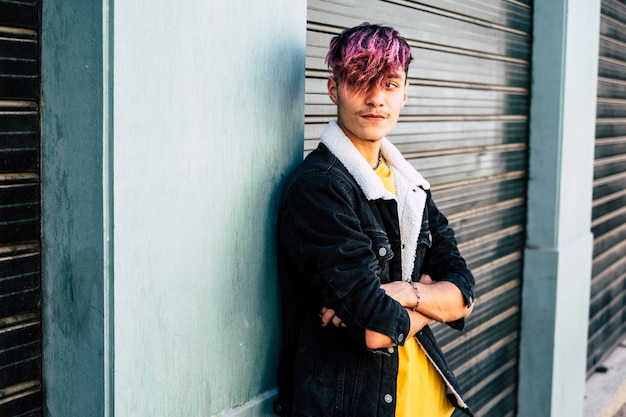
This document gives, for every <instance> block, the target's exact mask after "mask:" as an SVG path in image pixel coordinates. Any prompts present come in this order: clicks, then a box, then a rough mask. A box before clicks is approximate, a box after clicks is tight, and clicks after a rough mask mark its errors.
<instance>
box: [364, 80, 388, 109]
mask: <svg viewBox="0 0 626 417" xmlns="http://www.w3.org/2000/svg"><path fill="white" fill-rule="evenodd" d="M365 103H366V104H369V105H371V106H374V107H380V106H382V105H383V103H384V100H383V90H382V88H380V87H379V86H377V85H373V86H371V87H370V88H368V89H367V93H366V95H365Z"/></svg>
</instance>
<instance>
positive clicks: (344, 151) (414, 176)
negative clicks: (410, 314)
mask: <svg viewBox="0 0 626 417" xmlns="http://www.w3.org/2000/svg"><path fill="white" fill-rule="evenodd" d="M321 142H322V143H323V144H324V145H325V146H326V147H328V149H329V150H330V152H331V153H332V154H333V155H335V156H336V157H337V159H339V161H341V163H342V164H343V165H344V166H345V167H346V169H347V170H348V172H349V173H350V175H352V177H354V179H355V181H356V182H357V184H359V186H360V187H361V190H363V193H364V194H365V197H366V198H367V199H368V200H376V199H379V198H383V199H386V200H391V199H396V200H397V203H398V219H399V221H400V239H401V240H402V243H403V245H404V249H403V250H402V279H403V280H405V281H410V280H411V276H412V274H413V267H414V262H415V252H416V250H417V238H418V236H419V232H420V229H421V227H422V216H423V214H424V207H425V205H426V193H425V192H424V191H423V190H421V189H420V187H421V188H423V189H424V190H428V189H430V184H429V183H428V181H426V180H425V179H424V177H422V175H421V174H420V173H419V172H417V171H416V170H415V168H413V165H411V164H410V163H408V162H407V160H406V159H404V157H403V156H402V153H400V151H399V150H398V149H397V148H396V147H395V146H394V145H393V144H392V143H391V142H390V141H389V140H388V139H387V138H383V139H382V142H381V152H382V155H383V158H385V162H386V163H387V165H389V168H390V169H391V170H392V171H393V175H394V179H395V183H396V196H394V195H393V194H391V193H389V192H388V191H387V190H385V186H384V185H383V182H382V181H381V180H380V178H379V177H378V175H377V174H376V172H374V170H373V169H372V167H371V166H370V165H369V164H368V163H367V161H366V160H365V158H363V156H362V155H361V153H360V152H359V151H358V150H357V149H356V148H355V146H354V145H353V144H352V141H351V140H350V139H349V138H348V137H347V136H346V135H345V133H344V132H343V129H341V127H340V126H339V123H338V122H337V120H332V121H331V122H330V123H329V124H328V126H327V127H326V129H325V130H324V132H323V133H322V137H321Z"/></svg>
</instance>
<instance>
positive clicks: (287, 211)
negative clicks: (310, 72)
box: [274, 144, 474, 417]
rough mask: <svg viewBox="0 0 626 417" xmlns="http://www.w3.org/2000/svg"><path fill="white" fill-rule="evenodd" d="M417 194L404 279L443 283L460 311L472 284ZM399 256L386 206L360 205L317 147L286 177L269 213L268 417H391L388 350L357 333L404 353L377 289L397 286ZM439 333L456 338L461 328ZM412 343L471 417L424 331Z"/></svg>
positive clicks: (391, 212) (395, 223)
mask: <svg viewBox="0 0 626 417" xmlns="http://www.w3.org/2000/svg"><path fill="white" fill-rule="evenodd" d="M425 192H426V193H427V199H426V207H425V209H424V215H423V217H422V227H421V230H420V233H419V238H418V249H417V256H416V266H415V268H414V269H413V279H414V280H415V281H417V280H419V277H420V274H422V273H426V274H429V275H430V276H431V277H432V278H433V279H434V280H437V281H449V282H452V283H454V284H455V285H457V286H458V288H459V289H460V290H461V292H462V293H463V296H464V297H465V300H466V303H467V305H468V306H469V305H471V304H472V303H473V298H474V292H473V291H474V278H473V276H472V274H471V273H470V271H469V270H468V268H467V266H466V263H465V261H464V260H463V258H462V257H461V255H460V254H459V251H458V249H457V245H456V240H455V238H454V232H453V231H452V229H450V228H449V227H448V222H447V220H446V218H445V217H444V216H443V215H442V214H441V212H440V211H439V210H438V209H437V207H436V206H435V203H434V202H433V200H432V197H431V194H430V191H429V190H425ZM401 251H402V243H401V240H400V229H399V220H398V209H397V203H396V200H393V199H389V200H384V199H376V200H368V199H367V198H366V197H365V195H364V194H363V191H362V189H361V188H360V187H359V185H358V184H357V182H356V181H355V179H354V178H353V177H352V176H351V175H350V173H349V172H348V171H347V170H346V168H345V167H344V165H342V163H341V162H340V161H339V160H338V159H337V158H336V157H335V156H334V155H333V154H332V153H331V152H330V151H329V150H328V149H327V148H326V147H325V146H324V145H323V144H320V146H319V147H318V149H317V150H315V151H313V152H312V153H311V154H310V155H309V156H308V157H307V158H306V160H305V161H304V162H303V163H302V164H301V165H300V167H299V168H298V169H297V170H296V171H295V172H294V174H293V176H292V177H291V179H290V181H289V183H288V184H287V187H286V190H285V195H284V198H283V201H282V204H281V208H280V213H279V224H278V265H279V266H278V268H279V283H280V291H281V300H282V310H283V311H282V317H283V326H282V328H283V335H282V346H281V357H280V367H279V389H280V393H279V398H278V400H277V401H276V402H275V405H274V411H275V413H276V414H279V415H282V416H309V417H329V416H355V417H367V416H379V417H393V416H394V414H395V401H396V399H395V397H396V377H397V371H398V356H397V349H395V348H388V349H379V350H370V349H368V348H367V346H366V344H365V329H370V330H373V331H376V332H379V333H383V334H385V335H387V336H389V337H391V339H392V340H393V341H394V342H395V343H396V344H397V345H403V344H404V339H405V337H406V335H407V334H408V333H409V327H410V321H409V317H408V313H407V312H406V310H405V309H404V308H403V307H402V306H401V305H400V304H399V303H398V302H396V301H395V300H393V299H391V298H390V297H388V296H387V295H386V294H385V292H384V291H383V290H382V289H381V287H380V284H383V283H386V282H390V281H396V280H401V279H402V278H401V256H400V254H401ZM420 263H421V265H419V264H420ZM322 306H326V307H328V308H332V309H334V310H335V312H336V314H337V316H338V317H340V318H341V319H342V321H343V322H344V323H345V324H346V325H347V327H346V328H336V327H334V326H332V325H329V326H326V327H322V326H321V324H320V317H319V311H320V309H321V308H322ZM449 325H450V326H452V327H454V328H456V329H462V328H463V326H464V320H463V319H461V320H458V321H457V322H455V323H449ZM416 337H417V338H418V340H419V341H420V343H421V344H422V346H423V347H424V348H425V350H426V353H427V356H428V357H429V359H430V360H431V362H432V363H433V364H434V365H435V367H436V368H437V369H438V370H439V372H440V373H441V374H442V376H443V377H444V380H445V381H446V383H447V386H448V396H449V398H450V400H451V401H452V403H453V404H454V405H455V406H456V407H457V408H460V409H462V410H463V411H464V412H465V413H466V414H467V415H470V416H471V415H472V414H471V411H470V410H469V407H467V405H466V404H465V403H464V401H463V400H462V398H461V394H460V389H459V387H458V384H457V382H456V379H455V378H454V376H453V374H452V372H451V370H450V368H449V366H448V364H447V362H446V359H445V357H444V355H443V353H442V352H441V350H440V348H439V346H438V345H437V342H436V341H435V338H434V335H433V333H432V331H431V330H430V329H429V328H428V327H425V328H424V329H423V330H421V331H420V332H419V333H418V334H417V335H416Z"/></svg>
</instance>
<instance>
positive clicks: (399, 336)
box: [398, 333, 404, 342]
mask: <svg viewBox="0 0 626 417" xmlns="http://www.w3.org/2000/svg"><path fill="white" fill-rule="evenodd" d="M403 340H404V335H403V334H402V333H400V334H399V335H398V342H402V341H403Z"/></svg>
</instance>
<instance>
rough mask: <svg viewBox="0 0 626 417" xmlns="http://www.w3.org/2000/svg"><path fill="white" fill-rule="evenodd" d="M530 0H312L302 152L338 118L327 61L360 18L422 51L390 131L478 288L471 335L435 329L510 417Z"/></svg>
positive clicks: (482, 405)
mask: <svg viewBox="0 0 626 417" xmlns="http://www.w3.org/2000/svg"><path fill="white" fill-rule="evenodd" d="M531 15H532V10H531V6H530V1H529V0H524V1H522V0H509V1H506V0H464V1H459V0H429V1H419V2H416V1H407V0H387V1H382V0H358V1H357V0H333V1H322V0H309V2H308V22H307V79H306V111H305V113H306V126H305V152H309V151H310V150H312V149H313V148H315V147H316V146H317V143H318V139H319V136H320V134H321V132H322V130H323V129H324V126H325V124H326V122H327V121H328V120H329V119H331V118H334V117H335V107H334V105H333V104H332V102H331V101H330V100H329V99H328V97H327V92H326V78H327V74H328V72H327V69H326V66H325V64H324V57H325V54H326V51H327V49H328V44H329V42H330V39H331V37H332V36H334V35H335V34H337V33H339V32H340V31H341V30H343V29H344V28H346V27H352V26H355V25H357V24H360V23H361V22H363V21H369V22H371V23H382V24H387V25H391V26H393V27H395V28H396V29H398V30H399V32H400V33H401V34H402V35H403V36H405V37H406V38H407V39H408V41H409V43H410V45H411V46H412V48H413V55H414V57H415V60H414V62H413V64H412V66H411V69H410V71H409V81H410V87H409V101H408V103H407V105H406V107H405V109H404V110H403V113H402V116H401V119H400V122H399V124H398V126H397V127H396V128H395V129H394V131H393V132H392V135H390V136H389V139H390V140H391V141H392V142H394V143H395V144H396V145H397V146H398V147H399V148H400V150H401V151H402V152H403V153H404V154H405V156H406V158H407V159H408V160H409V161H411V163H412V164H414V166H415V167H416V168H417V169H418V170H419V171H420V172H421V173H422V174H423V175H424V176H425V177H426V178H427V179H428V180H429V181H430V182H431V184H432V186H433V193H434V197H435V200H436V201H437V203H438V205H439V207H440V208H441V209H442V210H443V211H444V213H445V214H446V215H447V216H448V217H449V220H450V222H451V224H452V226H453V227H454V229H455V230H456V231H457V235H458V239H459V243H460V248H461V251H462V253H463V254H464V255H465V257H466V258H467V260H468V262H469V264H470V267H471V268H472V270H473V272H474V273H475V275H476V279H477V282H478V285H477V293H478V303H477V308H476V309H475V311H474V313H473V315H472V317H471V319H470V320H469V322H468V325H467V327H466V330H465V332H463V333H459V332H456V331H451V330H449V329H448V328H447V327H445V326H436V327H435V331H436V333H437V334H438V337H439V340H440V342H441V343H442V345H443V348H444V350H445V351H447V353H448V358H449V360H450V362H451V364H452V366H453V368H454V369H455V372H456V374H457V376H458V377H459V379H460V381H461V384H462V386H463V388H464V391H465V393H466V394H467V397H468V398H467V400H468V402H469V403H470V404H471V406H472V408H473V409H474V410H475V411H477V414H478V415H480V416H483V417H488V416H494V417H496V416H497V417H505V416H513V415H514V414H515V410H516V396H517V388H516V387H517V386H516V384H517V356H518V339H519V311H520V310H519V306H520V285H521V276H522V250H523V247H524V224H525V192H526V176H527V153H528V150H527V143H528V103H529V96H528V94H529V68H530V66H529V60H530V43H531V42H530V35H531V33H530V31H531V22H532V19H531Z"/></svg>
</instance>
